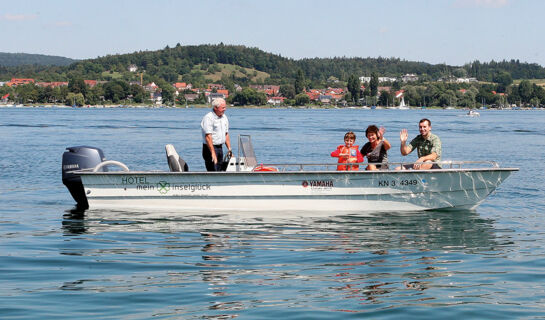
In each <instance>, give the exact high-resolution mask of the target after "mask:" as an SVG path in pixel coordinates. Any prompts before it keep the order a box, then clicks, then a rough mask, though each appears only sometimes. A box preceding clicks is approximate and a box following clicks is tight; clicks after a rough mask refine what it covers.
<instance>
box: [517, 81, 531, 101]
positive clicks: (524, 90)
mask: <svg viewBox="0 0 545 320" xmlns="http://www.w3.org/2000/svg"><path fill="white" fill-rule="evenodd" d="M533 93H534V88H533V87H532V84H531V83H530V81H528V80H522V81H521V82H520V84H519V87H518V94H519V96H520V98H521V99H522V102H524V103H528V102H530V99H532V95H533Z"/></svg>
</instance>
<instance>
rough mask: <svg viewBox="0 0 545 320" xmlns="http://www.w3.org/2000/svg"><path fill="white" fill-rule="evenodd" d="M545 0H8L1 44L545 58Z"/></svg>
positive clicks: (88, 51) (63, 49)
mask: <svg viewBox="0 0 545 320" xmlns="http://www.w3.org/2000/svg"><path fill="white" fill-rule="evenodd" d="M544 13H545V1H543V0H335V1H332V0H328V1H326V0H270V1H261V0H192V1H185V0H179V1H175V0H147V1H143V0H130V1H129V0H93V1H80V0H49V1H44V0H16V1H14V0H0V35H1V39H2V40H1V41H0V52H11V53H20V52H22V53H36V54H46V55H56V56H63V57H68V58H73V59H89V58H96V57H99V56H105V55H112V54H123V53H131V52H135V51H145V50H159V49H163V48H165V47H166V46H167V45H168V46H170V47H173V46H176V44H178V43H180V44H181V45H199V44H219V43H221V42H222V43H224V44H233V45H244V46H248V47H256V48H259V49H261V50H263V51H266V52H270V53H274V54H279V55H281V56H283V57H287V58H293V59H301V58H314V57H320V58H326V57H363V58H366V57H372V58H377V57H384V58H391V57H395V58H400V59H404V60H409V61H422V62H427V63H432V64H438V63H446V64H448V65H454V66H461V65H463V64H465V63H469V62H471V61H475V60H479V61H481V62H489V61H491V60H495V61H501V60H504V59H505V60H511V59H518V60H520V61H521V62H528V63H537V64H540V65H541V66H545V42H544V41H543V38H542V34H543V32H544V31H545V19H544V18H543V14H544Z"/></svg>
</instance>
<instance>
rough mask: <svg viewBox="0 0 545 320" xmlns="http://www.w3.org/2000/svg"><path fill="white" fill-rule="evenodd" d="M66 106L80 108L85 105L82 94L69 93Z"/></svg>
mask: <svg viewBox="0 0 545 320" xmlns="http://www.w3.org/2000/svg"><path fill="white" fill-rule="evenodd" d="M66 104H67V105H76V106H78V107H81V106H83V105H84V104H85V98H84V97H83V94H82V93H74V92H69V93H68V95H67V96H66Z"/></svg>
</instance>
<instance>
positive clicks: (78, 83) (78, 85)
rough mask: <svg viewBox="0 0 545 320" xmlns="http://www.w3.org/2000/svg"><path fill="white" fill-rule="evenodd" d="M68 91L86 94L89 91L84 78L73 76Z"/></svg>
mask: <svg viewBox="0 0 545 320" xmlns="http://www.w3.org/2000/svg"><path fill="white" fill-rule="evenodd" d="M68 91H70V92H73V93H81V94H83V95H85V94H86V93H87V85H86V84H85V81H83V78H79V77H77V78H72V79H70V80H69V81H68Z"/></svg>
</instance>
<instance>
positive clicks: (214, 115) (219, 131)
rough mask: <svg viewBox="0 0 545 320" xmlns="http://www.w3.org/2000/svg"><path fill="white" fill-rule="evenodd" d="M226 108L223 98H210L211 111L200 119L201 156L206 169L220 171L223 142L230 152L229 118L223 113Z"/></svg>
mask: <svg viewBox="0 0 545 320" xmlns="http://www.w3.org/2000/svg"><path fill="white" fill-rule="evenodd" d="M226 109H227V106H226V103H225V100H224V99H222V98H217V99H214V100H212V111H210V112H209V113H207V114H206V115H205V116H204V117H203V118H202V121H201V129H202V139H203V145H202V157H203V159H204V164H205V166H206V170H207V171H221V170H222V169H221V166H222V162H223V147H222V145H223V144H224V143H225V145H226V146H227V149H228V150H229V152H231V140H230V139H229V120H228V119H227V116H226V115H225V110H226Z"/></svg>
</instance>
